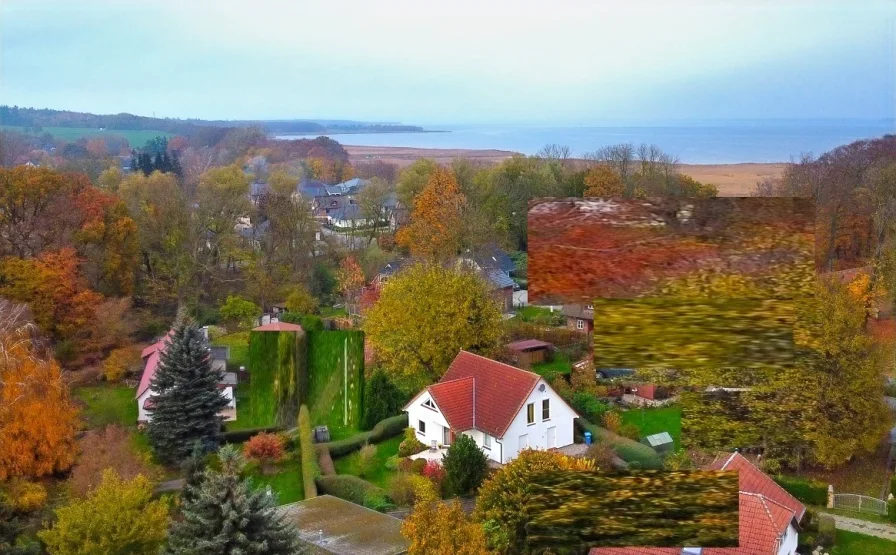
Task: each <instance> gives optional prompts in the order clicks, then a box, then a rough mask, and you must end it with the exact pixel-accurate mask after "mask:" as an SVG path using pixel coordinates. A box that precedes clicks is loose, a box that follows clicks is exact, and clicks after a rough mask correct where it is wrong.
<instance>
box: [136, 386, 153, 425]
mask: <svg viewBox="0 0 896 555" xmlns="http://www.w3.org/2000/svg"><path fill="white" fill-rule="evenodd" d="M152 393H153V392H152V390H151V389H147V390H146V391H144V392H143V395H141V396H139V397H137V422H149V417H148V416H147V414H146V409H144V408H143V403H145V402H146V400H147V399H149V397H150V396H151V395H152Z"/></svg>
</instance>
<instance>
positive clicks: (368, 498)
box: [363, 490, 395, 513]
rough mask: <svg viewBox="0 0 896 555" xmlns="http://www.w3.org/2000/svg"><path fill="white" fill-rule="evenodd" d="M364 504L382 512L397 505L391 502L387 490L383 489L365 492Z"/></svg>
mask: <svg viewBox="0 0 896 555" xmlns="http://www.w3.org/2000/svg"><path fill="white" fill-rule="evenodd" d="M363 505H364V506H365V507H367V508H368V509H373V510H374V511H379V512H381V513H384V512H386V511H388V510H389V509H393V508H395V505H393V504H392V503H390V502H389V496H387V495H386V492H385V491H382V490H380V491H368V492H367V493H366V494H364V503H363Z"/></svg>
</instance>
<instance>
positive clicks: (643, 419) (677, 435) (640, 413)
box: [622, 406, 681, 450]
mask: <svg viewBox="0 0 896 555" xmlns="http://www.w3.org/2000/svg"><path fill="white" fill-rule="evenodd" d="M622 423H623V424H634V425H635V426H637V427H638V429H639V430H641V435H642V436H649V435H652V434H658V433H660V432H669V435H671V436H672V440H673V441H674V442H675V449H676V450H678V449H679V448H680V447H681V408H680V407H677V406H671V407H659V408H643V409H639V408H633V409H629V410H627V411H625V412H623V413H622Z"/></svg>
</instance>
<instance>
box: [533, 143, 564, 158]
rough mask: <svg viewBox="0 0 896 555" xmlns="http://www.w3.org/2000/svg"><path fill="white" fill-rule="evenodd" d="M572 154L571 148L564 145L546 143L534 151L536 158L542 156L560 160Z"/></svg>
mask: <svg viewBox="0 0 896 555" xmlns="http://www.w3.org/2000/svg"><path fill="white" fill-rule="evenodd" d="M571 155H572V150H570V148H569V147H568V146H566V145H558V144H548V145H544V146H543V147H541V149H540V150H539V151H538V152H536V153H535V156H536V157H537V158H543V159H545V160H559V161H560V162H565V161H566V160H568V159H569V157H570V156H571Z"/></svg>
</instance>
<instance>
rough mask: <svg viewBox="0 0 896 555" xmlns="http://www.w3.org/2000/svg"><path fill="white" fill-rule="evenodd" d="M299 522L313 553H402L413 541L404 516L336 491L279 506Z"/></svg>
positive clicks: (293, 522)
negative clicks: (381, 510)
mask: <svg viewBox="0 0 896 555" xmlns="http://www.w3.org/2000/svg"><path fill="white" fill-rule="evenodd" d="M278 511H279V512H280V514H281V515H282V517H283V519H284V521H286V522H288V523H289V524H291V525H292V526H295V527H296V529H297V530H298V532H299V537H300V538H301V540H302V543H304V544H306V546H307V547H308V550H309V551H310V552H311V553H321V554H324V553H329V554H333V555H402V554H404V553H407V552H408V547H409V545H410V544H409V542H408V540H407V539H405V537H404V536H402V535H401V520H399V519H397V518H395V517H393V516H389V515H386V514H383V513H379V512H377V511H374V510H372V509H368V508H366V507H362V506H361V505H356V504H355V503H352V502H351V501H346V500H344V499H340V498H338V497H333V496H332V495H320V496H318V497H312V498H311V499H306V500H305V501H299V502H297V503H291V504H289V505H283V506H282V507H279V508H278Z"/></svg>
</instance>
